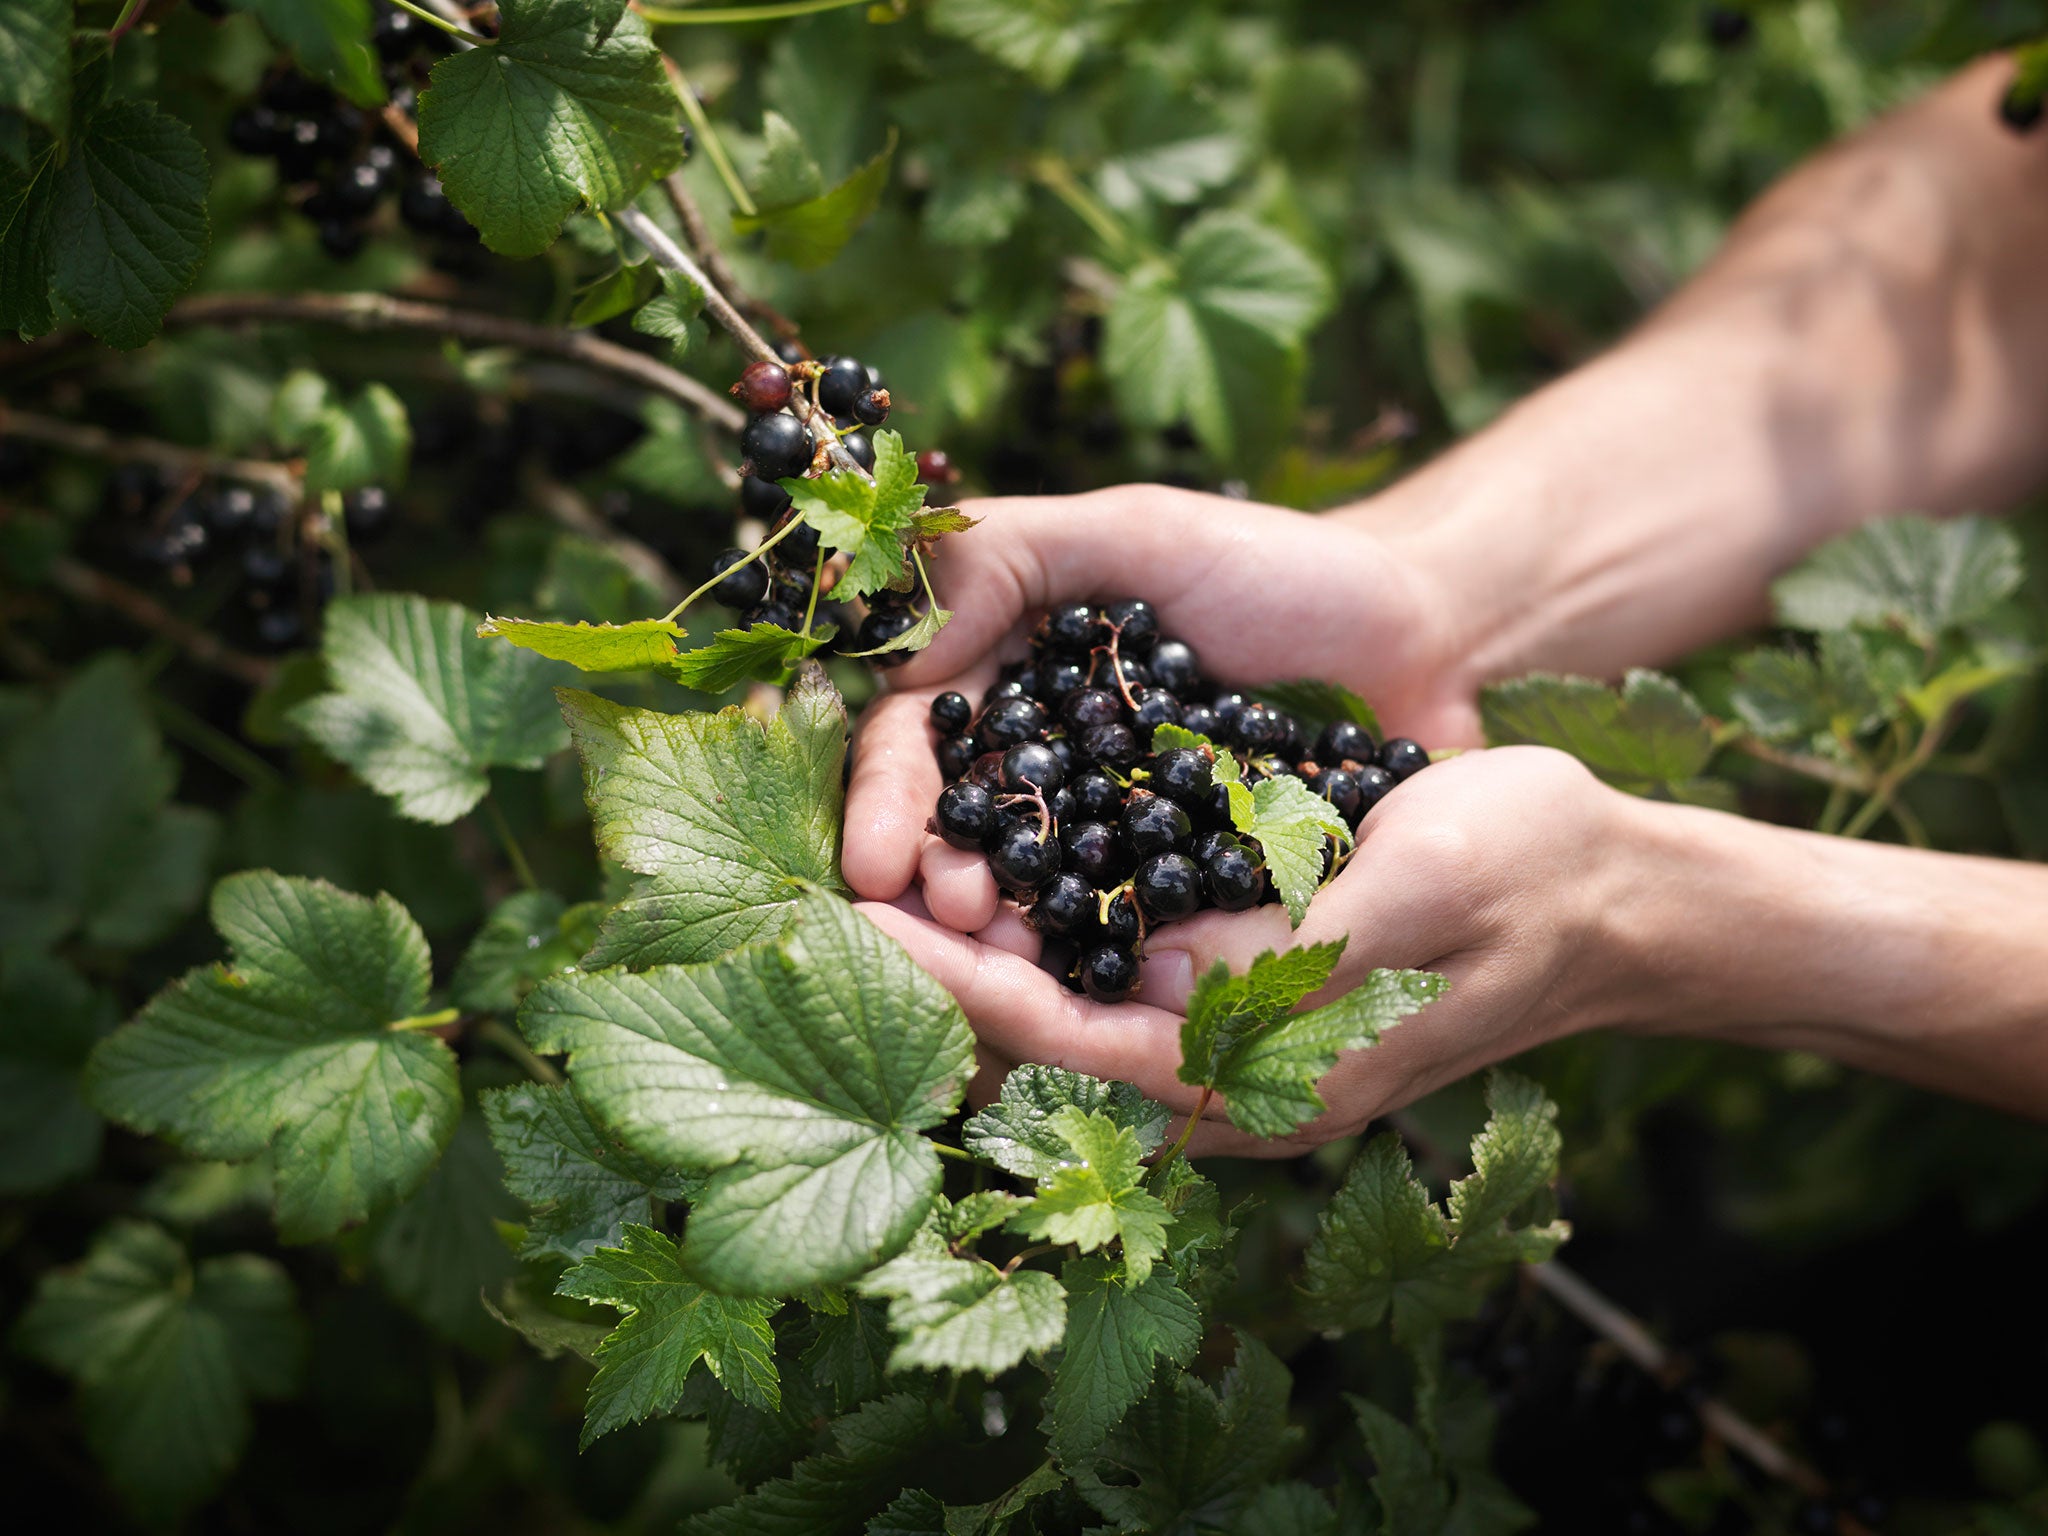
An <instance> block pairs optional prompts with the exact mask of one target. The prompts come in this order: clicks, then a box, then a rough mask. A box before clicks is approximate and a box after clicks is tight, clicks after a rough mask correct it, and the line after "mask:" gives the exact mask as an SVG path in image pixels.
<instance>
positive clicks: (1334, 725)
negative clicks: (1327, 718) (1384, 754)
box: [1315, 720, 1379, 768]
mask: <svg viewBox="0 0 2048 1536" xmlns="http://www.w3.org/2000/svg"><path fill="white" fill-rule="evenodd" d="M1378 753H1379V746H1378V744H1377V743H1375V742H1374V741H1373V739H1372V735H1371V733H1370V732H1368V731H1367V730H1366V728H1365V727H1364V726H1362V725H1360V724H1359V723H1358V722H1357V721H1355V720H1332V721H1331V722H1330V723H1329V724H1328V725H1326V726H1324V727H1323V734H1322V735H1320V736H1318V737H1317V738H1316V751H1315V756H1316V761H1317V762H1319V763H1327V764H1329V765H1330V766H1331V767H1332V768H1334V767H1336V766H1337V765H1338V764H1339V763H1341V762H1343V761H1344V760H1345V759H1346V758H1349V759H1350V760H1351V761H1352V762H1354V763H1370V762H1373V761H1374V760H1375V759H1376V757H1377V755H1378Z"/></svg>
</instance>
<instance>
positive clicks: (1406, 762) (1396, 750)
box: [1380, 736, 1434, 784]
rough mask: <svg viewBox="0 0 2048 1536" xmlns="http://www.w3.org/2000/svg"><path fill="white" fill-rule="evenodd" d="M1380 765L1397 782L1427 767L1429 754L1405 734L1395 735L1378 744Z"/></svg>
mask: <svg viewBox="0 0 2048 1536" xmlns="http://www.w3.org/2000/svg"><path fill="white" fill-rule="evenodd" d="M1380 766H1381V767H1382V768H1384V769H1386V770H1387V772H1389V773H1391V774H1392V775H1393V776H1394V782H1395V783H1397V784H1398V783H1399V782H1400V781H1401V780H1403V779H1405V778H1409V777H1411V776H1412V775H1414V774H1418V773H1420V772H1422V770H1423V769H1425V768H1427V767H1428V766H1429V754H1428V753H1427V752H1425V751H1423V750H1422V748H1421V747H1419V746H1417V745H1416V744H1415V743H1414V742H1412V741H1410V740H1409V739H1408V738H1407V737H1406V736H1396V737H1393V738H1392V739H1391V740H1388V741H1385V742H1382V743H1381V744H1380ZM1432 782H1434V781H1432Z"/></svg>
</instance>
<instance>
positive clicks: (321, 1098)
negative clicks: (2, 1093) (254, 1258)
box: [86, 870, 462, 1242]
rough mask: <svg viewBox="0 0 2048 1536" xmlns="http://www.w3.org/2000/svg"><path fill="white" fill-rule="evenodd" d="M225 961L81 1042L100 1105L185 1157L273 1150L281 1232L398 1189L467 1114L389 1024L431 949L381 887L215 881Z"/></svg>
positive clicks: (249, 877) (414, 1011)
mask: <svg viewBox="0 0 2048 1536" xmlns="http://www.w3.org/2000/svg"><path fill="white" fill-rule="evenodd" d="M212 915H213V923H214V926H215V927H216V928H217V929H219V930H220V933H221V936H222V937H223V938H225V939H226V940H227V942H228V950H229V959H228V962H227V963H226V964H223V965H211V966H202V967H200V968H199V969H197V970H194V971H189V972H187V973H186V975H185V976H184V978H183V979H182V980H180V981H176V982H173V983H172V984H171V985H170V986H168V987H166V988H165V989H164V990H163V991H161V992H159V993H158V994H157V995H156V996H155V997H154V998H152V999H151V1000H150V1002H149V1004H148V1006H146V1007H145V1008H144V1009H143V1010H142V1012H141V1013H140V1014H138V1015H137V1016H136V1017H135V1019H134V1021H133V1022H131V1023H128V1024H125V1025H123V1026H122V1027H121V1028H120V1029H118V1030H116V1031H115V1032H114V1033H113V1034H112V1035H111V1036H109V1037H108V1038H107V1039H106V1040H105V1041H103V1042H102V1043H101V1045H100V1046H99V1048H98V1049H97V1050H95V1051H94V1052H93V1055H92V1060H91V1062H90V1064H89V1065H88V1067H87V1069H86V1097H87V1099H88V1100H89V1101H90V1102H91V1103H92V1104H94V1105H95V1106H96V1107H97V1108H98V1109H99V1110H100V1112H101V1113H103V1114H105V1115H107V1116H109V1117H111V1118H113V1119H115V1120H119V1121H120V1122H122V1123H123V1124H124V1125H127V1126H129V1127H130V1128H132V1129H134V1130H138V1131H145V1132H150V1133H153V1134H158V1135H163V1136H166V1137H168V1138H170V1139H171V1140H172V1141H174V1142H176V1143H178V1145H179V1146H181V1147H182V1148H184V1149H185V1150H186V1151H188V1152H190V1153H192V1154H193V1155H194V1156H196V1157H210V1158H222V1159H225V1160H227V1161H230V1162H240V1161H244V1160H246V1159H248V1158H252V1157H255V1156H256V1155H257V1154H258V1153H260V1152H262V1151H263V1150H264V1149H265V1148H270V1149H271V1150H272V1152H273V1154H274V1155H275V1157H276V1160H277V1221H278V1228H279V1230H280V1232H281V1233H282V1234H283V1236H284V1238H285V1240H286V1241H288V1242H301V1241H305V1240H307V1239H311V1238H317V1237H330V1236H332V1235H333V1234H334V1233H336V1232H338V1231H340V1230H341V1229H342V1228H343V1227H345V1226H347V1225H349V1224H350V1223H352V1222H357V1221H361V1220H362V1219H363V1218H364V1217H366V1216H368V1215H370V1214H371V1213H372V1212H373V1211H375V1210H377V1209H378V1208H380V1207H382V1206H386V1205H389V1204H391V1203H392V1202H393V1201H395V1200H397V1199H399V1198H401V1197H403V1196H404V1195H406V1194H408V1193H410V1192H411V1191H412V1190H413V1189H414V1188H415V1187H417V1186H418V1184H419V1182H420V1181H421V1180H422V1179H423V1178H425V1177H426V1174H427V1170H428V1169H429V1168H431V1167H432V1166H433V1164H434V1160H435V1159H436V1158H438V1157H439V1156H440V1155H441V1149H442V1148H443V1147H445V1146H446V1145H447V1144H448V1138H449V1137H450V1136H451V1135H452V1134H453V1133H454V1130H455V1122H456V1118H457V1117H458V1116H459V1115H460V1113H461V1110H462V1098H461V1094H460V1092H459V1091H458V1089H457V1087H456V1081H455V1057H454V1055H453V1054H452V1053H451V1052H450V1051H449V1049H448V1047H447V1046H446V1045H444V1044H443V1043H442V1042H441V1041H440V1040H438V1039H435V1038H434V1037H433V1036H431V1035H428V1034H424V1033H421V1032H419V1031H417V1030H413V1029H394V1028H393V1026H394V1025H395V1024H399V1023H403V1022H406V1021H408V1020H411V1019H413V1018H415V1017H417V1016H418V1015H419V1014H420V1012H421V1010H422V1009H423V1008H424V1007H425V1005H426V1001H427V986H428V983H429V980H430V972H429V965H428V955H427V941H426V939H425V937H424V936H422V935H421V933H420V930H419V925H418V924H416V923H415V922H413V920H412V918H411V917H410V916H409V915H408V914H407V912H406V910H405V908H403V907H401V906H400V905H399V904H398V903H397V902H395V901H393V900H392V899H391V898H390V897H389V896H379V897H377V898H376V900H374V901H372V900H370V899H369V898H367V897H363V896H351V895H349V894H348V893H347V892H345V891H338V890H336V889H335V888H334V887H333V886H331V885H329V884H327V883H326V882H325V881H323V880H298V879H287V878H285V877H283V876H280V875H274V874H271V873H270V872H269V871H267V870H255V871H251V872H248V873H245V874H239V875H230V876H228V878H227V879H225V880H223V881H221V882H220V884H218V885H217V886H215V887H214V891H213V914H212Z"/></svg>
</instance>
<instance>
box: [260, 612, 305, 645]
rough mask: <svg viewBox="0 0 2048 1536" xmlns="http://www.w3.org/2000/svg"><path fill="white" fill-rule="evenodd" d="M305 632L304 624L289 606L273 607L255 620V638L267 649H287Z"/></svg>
mask: <svg viewBox="0 0 2048 1536" xmlns="http://www.w3.org/2000/svg"><path fill="white" fill-rule="evenodd" d="M305 633H306V626H305V625H304V624H302V623H300V622H299V616H298V614H296V613H294V612H293V611H292V610H291V609H289V608H273V609H271V610H270V611H269V612H268V613H266V614H264V615H263V616H262V617H260V618H259V619H257V621H256V638H257V640H258V641H259V642H260V643H261V644H262V646H263V648H264V649H265V650H269V651H283V650H289V649H290V648H291V647H292V646H294V645H297V644H298V643H299V641H300V639H301V638H302V637H303V636H304V635H305Z"/></svg>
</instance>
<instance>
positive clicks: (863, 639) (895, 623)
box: [791, 608, 917, 667]
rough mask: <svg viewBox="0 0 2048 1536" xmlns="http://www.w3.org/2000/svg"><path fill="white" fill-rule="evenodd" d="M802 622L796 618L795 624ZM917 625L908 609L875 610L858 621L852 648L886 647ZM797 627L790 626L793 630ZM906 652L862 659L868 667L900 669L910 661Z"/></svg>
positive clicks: (893, 652)
mask: <svg viewBox="0 0 2048 1536" xmlns="http://www.w3.org/2000/svg"><path fill="white" fill-rule="evenodd" d="M802 622H803V620H802V616H801V615H799V616H798V620H797V624H798V625H800V624H801V623H802ZM916 623H917V615H916V614H914V613H912V612H911V611H910V610H909V609H908V608H877V609H875V610H874V611H873V612H871V613H870V614H869V615H868V616H867V617H866V618H864V619H862V620H861V621H860V633H859V634H858V635H856V636H855V637H854V646H853V648H854V649H855V650H857V651H872V650H873V649H874V648H875V647H876V646H878V645H887V644H888V643H889V642H890V641H891V640H894V639H895V638H896V637H897V636H898V635H900V634H902V633H903V632H904V631H905V630H907V629H909V628H910V627H911V626H912V625H914V624H916ZM795 627H797V625H792V626H791V628H795ZM910 654H911V653H910V652H908V651H884V652H883V653H882V654H881V655H879V656H869V657H866V658H864V659H865V660H866V661H867V663H868V664H869V665H870V666H875V667H900V666H902V665H903V663H904V662H906V661H908V660H910Z"/></svg>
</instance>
